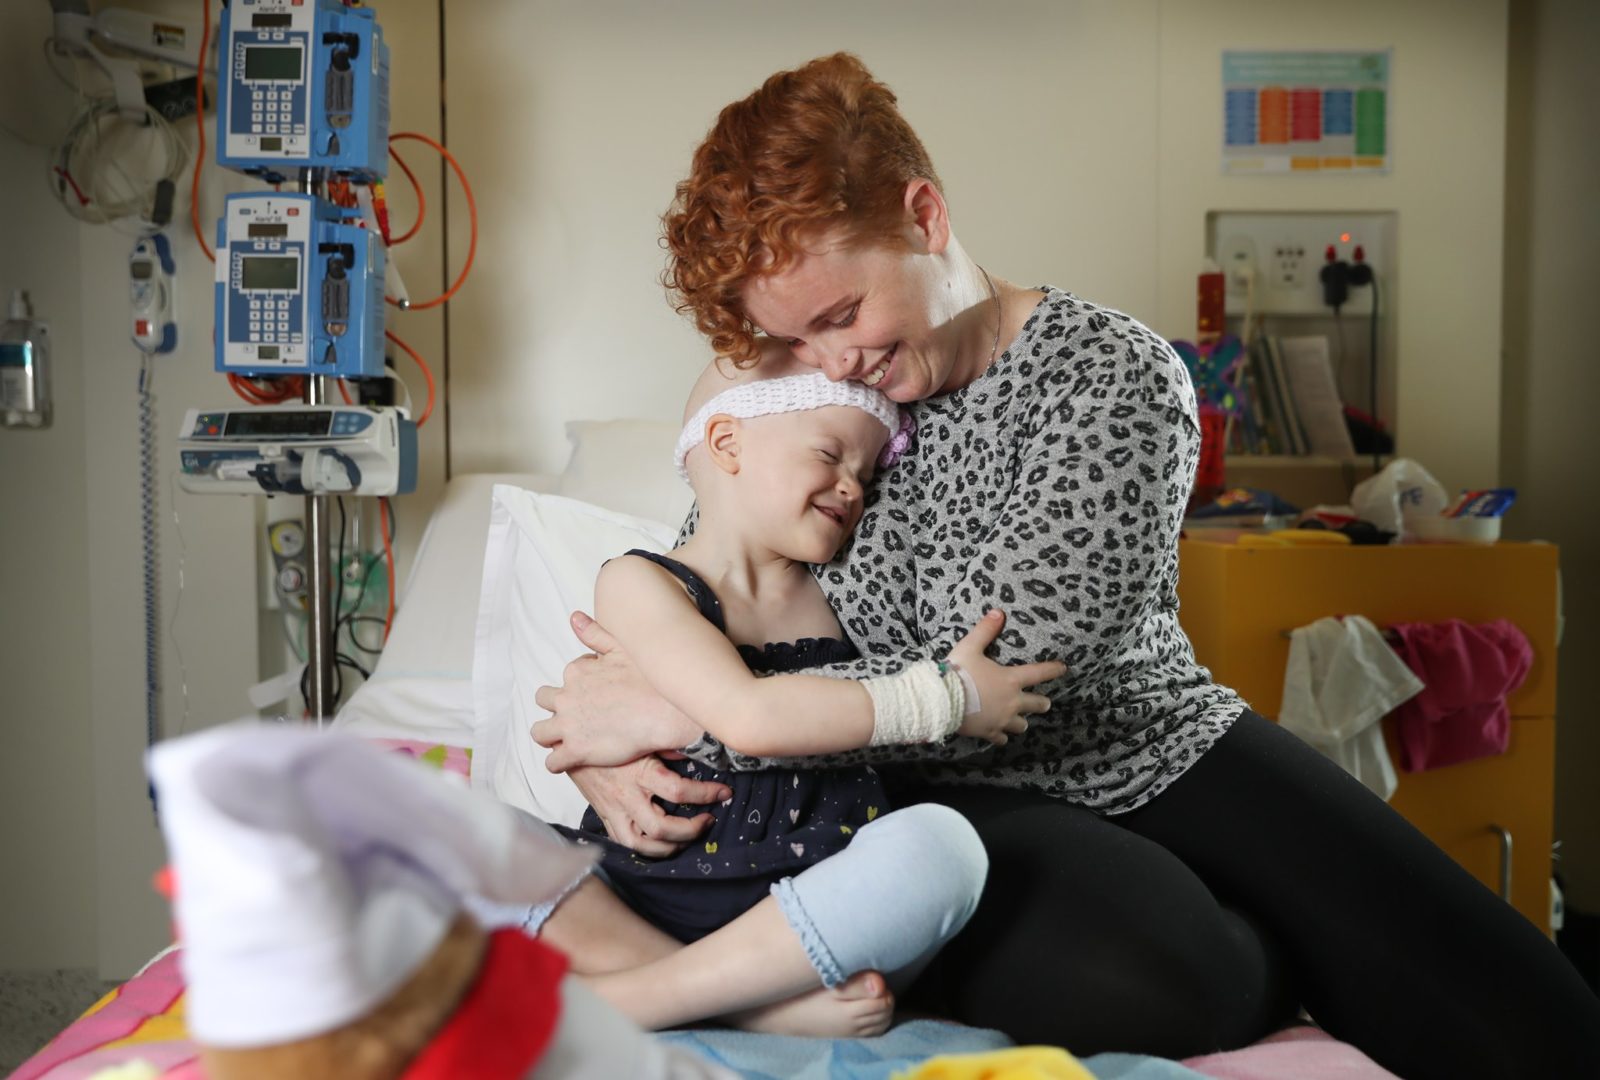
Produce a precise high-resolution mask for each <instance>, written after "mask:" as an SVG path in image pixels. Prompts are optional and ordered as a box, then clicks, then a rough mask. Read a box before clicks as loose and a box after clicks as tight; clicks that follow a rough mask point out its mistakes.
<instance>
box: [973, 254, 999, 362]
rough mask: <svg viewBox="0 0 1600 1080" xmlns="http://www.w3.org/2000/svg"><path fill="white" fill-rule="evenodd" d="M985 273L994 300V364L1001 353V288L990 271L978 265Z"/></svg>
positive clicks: (990, 295)
mask: <svg viewBox="0 0 1600 1080" xmlns="http://www.w3.org/2000/svg"><path fill="white" fill-rule="evenodd" d="M978 269H979V271H981V272H982V273H983V280H984V281H986V282H988V283H989V299H991V300H993V301H994V343H993V344H992V345H990V346H989V364H990V366H993V365H994V361H995V357H997V356H999V355H1000V314H1001V312H1000V290H999V289H996V288H995V287H994V278H992V277H990V276H989V271H987V270H984V269H983V267H981V266H980V267H978Z"/></svg>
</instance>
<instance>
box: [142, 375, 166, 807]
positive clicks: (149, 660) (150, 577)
mask: <svg viewBox="0 0 1600 1080" xmlns="http://www.w3.org/2000/svg"><path fill="white" fill-rule="evenodd" d="M141 357H142V358H141V360H140V362H139V505H140V519H139V531H140V538H141V539H142V540H143V541H144V719H145V745H146V746H155V744H156V743H157V742H158V741H159V740H160V738H161V636H160V619H161V581H160V577H159V570H160V560H159V558H158V550H157V541H158V540H159V535H158V533H157V531H156V417H155V403H154V399H153V397H152V394H151V390H152V385H153V383H154V382H155V368H154V367H153V366H152V364H151V360H150V354H149V353H143V354H141ZM153 802H154V798H153V796H152V803H153Z"/></svg>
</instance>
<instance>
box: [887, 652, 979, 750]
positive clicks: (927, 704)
mask: <svg viewBox="0 0 1600 1080" xmlns="http://www.w3.org/2000/svg"><path fill="white" fill-rule="evenodd" d="M861 685H862V686H864V687H866V690H867V695H868V696H869V697H871V698H872V745H873V746H890V745H900V744H905V743H930V742H940V741H942V740H943V739H946V738H948V737H949V736H951V735H954V734H955V733H956V730H957V729H958V728H960V727H961V718H962V716H963V714H964V710H965V706H966V698H967V695H966V690H965V688H964V687H963V685H962V680H961V676H960V673H959V672H958V671H957V670H956V669H955V668H953V667H951V666H949V665H943V664H940V663H939V662H938V661H937V660H925V661H923V662H921V663H918V664H912V665H911V666H910V667H908V668H906V669H905V670H904V671H902V672H900V673H899V674H896V675H884V676H880V677H878V678H876V679H864V680H862V683H861Z"/></svg>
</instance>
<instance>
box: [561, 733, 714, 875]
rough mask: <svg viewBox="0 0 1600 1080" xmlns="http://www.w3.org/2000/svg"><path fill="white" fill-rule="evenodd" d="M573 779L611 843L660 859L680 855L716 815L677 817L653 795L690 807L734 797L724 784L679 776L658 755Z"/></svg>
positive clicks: (576, 772)
mask: <svg viewBox="0 0 1600 1080" xmlns="http://www.w3.org/2000/svg"><path fill="white" fill-rule="evenodd" d="M567 775H568V776H570V777H572V782H573V783H574V784H576V785H577V786H578V790H579V791H580V792H582V793H583V797H584V798H585V799H587V800H589V805H590V806H592V807H593V808H594V812H595V813H596V814H599V815H600V820H601V821H603V822H604V823H605V826H606V832H607V833H609V834H610V836H611V839H613V840H615V841H616V842H617V843H619V844H625V845H627V846H628V847H630V848H632V849H633V850H634V851H637V852H638V853H639V854H641V855H650V856H653V857H656V858H660V857H662V856H665V855H672V854H674V853H676V852H677V851H678V850H679V849H680V848H682V847H683V845H684V844H686V843H688V842H689V841H691V840H693V839H694V838H695V837H697V836H699V835H700V834H701V833H702V832H704V831H705V828H706V826H707V825H709V824H711V815H710V814H709V813H705V814H699V815H696V816H695V817H692V818H683V817H677V816H676V815H673V814H669V813H667V812H666V811H665V810H663V809H662V808H661V807H660V805H658V804H657V803H656V801H655V799H654V798H652V796H659V797H660V798H661V799H662V800H664V801H666V802H669V803H688V804H690V805H696V804H701V803H712V802H722V801H724V800H726V799H731V798H733V792H731V791H729V790H728V789H727V788H726V787H724V786H723V785H721V784H714V783H708V782H706V781H704V780H690V779H688V778H687V777H683V776H679V775H678V774H677V773H675V772H673V771H672V770H671V769H668V768H667V767H666V766H665V765H663V764H661V762H660V760H659V759H658V758H656V757H654V756H651V757H645V758H641V759H640V760H638V761H634V762H630V763H629V764H627V765H621V766H617V767H615V768H604V767H598V766H594V767H587V768H574V769H573V770H572V771H571V772H569V773H568V774H567Z"/></svg>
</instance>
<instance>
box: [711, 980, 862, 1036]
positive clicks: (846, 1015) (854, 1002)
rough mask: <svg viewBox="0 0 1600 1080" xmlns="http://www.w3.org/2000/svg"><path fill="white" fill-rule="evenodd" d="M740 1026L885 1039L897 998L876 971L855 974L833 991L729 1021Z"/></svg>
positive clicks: (813, 993) (778, 1032)
mask: <svg viewBox="0 0 1600 1080" xmlns="http://www.w3.org/2000/svg"><path fill="white" fill-rule="evenodd" d="M725 1019H726V1020H727V1021H728V1022H729V1023H730V1024H732V1025H733V1026H734V1027H736V1028H742V1029H744V1030H745V1031H760V1032H765V1033H767V1034H769V1035H804V1036H810V1037H812V1038H829V1039H865V1038H869V1037H871V1036H873V1035H882V1034H883V1033H884V1032H885V1031H887V1030H888V1029H889V1022H890V1021H891V1020H893V1019H894V995H893V994H892V993H890V992H889V984H888V983H886V982H884V981H883V976H882V975H879V974H878V973H877V972H876V971H863V972H859V973H858V974H855V975H852V976H851V977H850V978H848V979H846V980H845V981H844V982H843V983H840V984H839V985H838V986H836V987H834V988H833V989H832V990H829V989H828V988H827V987H825V986H819V987H817V988H816V989H815V990H810V991H807V992H806V993H804V994H801V995H799V996H798V997H792V998H790V999H789V1000H787V1001H778V1002H774V1003H773V1004H771V1005H764V1006H762V1007H761V1008H759V1009H747V1010H746V1011H744V1012H738V1013H733V1014H731V1015H730V1016H728V1017H726V1018H725Z"/></svg>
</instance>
